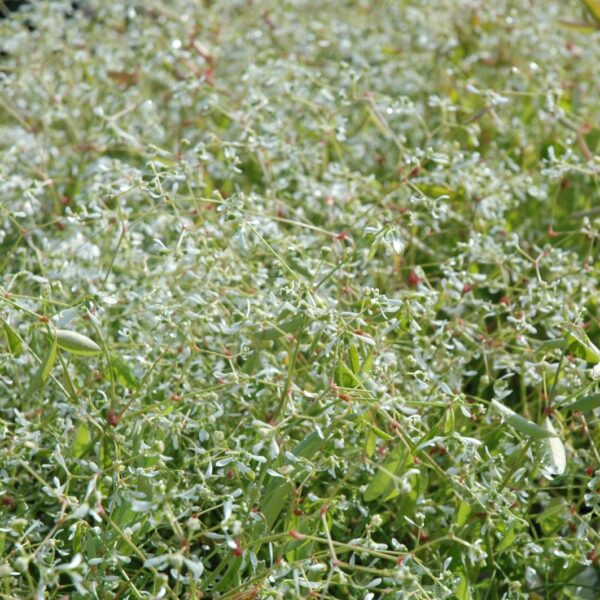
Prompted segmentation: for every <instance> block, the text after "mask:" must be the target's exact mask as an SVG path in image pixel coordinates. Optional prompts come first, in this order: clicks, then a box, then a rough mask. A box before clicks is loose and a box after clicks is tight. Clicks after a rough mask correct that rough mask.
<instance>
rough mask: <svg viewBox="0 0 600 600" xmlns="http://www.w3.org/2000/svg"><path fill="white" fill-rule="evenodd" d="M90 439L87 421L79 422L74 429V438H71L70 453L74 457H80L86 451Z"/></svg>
mask: <svg viewBox="0 0 600 600" xmlns="http://www.w3.org/2000/svg"><path fill="white" fill-rule="evenodd" d="M91 441H92V436H91V435H90V429H89V427H88V425H87V423H80V424H79V425H78V426H77V429H76V430H75V438H74V439H73V445H72V446H71V454H72V455H73V457H74V458H81V457H82V456H84V455H85V453H86V452H87V451H88V448H89V445H90V443H91Z"/></svg>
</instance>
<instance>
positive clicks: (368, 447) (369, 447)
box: [365, 429, 377, 457]
mask: <svg viewBox="0 0 600 600" xmlns="http://www.w3.org/2000/svg"><path fill="white" fill-rule="evenodd" d="M376 442H377V436H376V435H375V432H374V431H373V430H372V429H369V431H368V432H367V437H366V439H365V452H366V454H367V456H368V457H371V456H373V454H374V453H375V443H376Z"/></svg>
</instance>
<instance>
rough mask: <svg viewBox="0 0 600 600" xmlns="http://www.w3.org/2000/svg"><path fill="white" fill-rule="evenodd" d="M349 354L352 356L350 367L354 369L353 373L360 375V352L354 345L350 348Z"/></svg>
mask: <svg viewBox="0 0 600 600" xmlns="http://www.w3.org/2000/svg"><path fill="white" fill-rule="evenodd" d="M348 354H349V355H350V366H351V367H352V372H353V373H354V374H355V375H358V373H359V371H360V359H359V357H358V350H357V349H356V346H355V345H354V344H352V343H351V344H350V345H349V347H348Z"/></svg>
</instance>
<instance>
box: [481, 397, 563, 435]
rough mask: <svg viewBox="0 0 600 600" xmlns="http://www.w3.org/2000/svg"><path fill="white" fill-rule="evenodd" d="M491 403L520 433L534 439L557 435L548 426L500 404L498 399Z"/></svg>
mask: <svg viewBox="0 0 600 600" xmlns="http://www.w3.org/2000/svg"><path fill="white" fill-rule="evenodd" d="M491 405H492V406H493V407H494V408H495V409H496V411H497V412H498V413H499V414H500V415H501V416H502V418H503V419H504V421H505V422H506V423H508V424H509V425H511V426H512V427H514V428H515V429H516V430H517V431H518V432H519V433H522V434H524V435H526V436H528V437H530V438H533V439H538V440H541V439H545V438H550V437H556V435H557V434H556V433H552V432H550V431H548V430H547V429H546V428H544V427H541V426H540V425H537V424H536V423H533V422H532V421H529V420H527V419H526V418H525V417H522V416H521V415H519V414H517V413H516V412H514V411H513V410H511V409H510V408H508V406H504V405H503V404H500V402H498V401H497V400H492V401H491Z"/></svg>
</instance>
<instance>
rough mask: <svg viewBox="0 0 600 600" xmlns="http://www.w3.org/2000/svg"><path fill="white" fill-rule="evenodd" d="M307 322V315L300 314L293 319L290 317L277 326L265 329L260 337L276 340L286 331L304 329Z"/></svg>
mask: <svg viewBox="0 0 600 600" xmlns="http://www.w3.org/2000/svg"><path fill="white" fill-rule="evenodd" d="M306 322H307V317H306V315H299V316H297V317H294V318H293V319H290V320H289V321H285V322H284V323H281V324H279V325H278V326H277V327H270V328H269V329H264V330H263V331H262V333H261V334H260V336H259V337H260V339H262V340H276V339H277V338H280V337H281V336H282V335H285V334H286V333H294V332H296V331H298V330H300V329H302V327H303V326H304V325H305V323H306Z"/></svg>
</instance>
